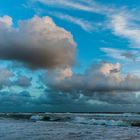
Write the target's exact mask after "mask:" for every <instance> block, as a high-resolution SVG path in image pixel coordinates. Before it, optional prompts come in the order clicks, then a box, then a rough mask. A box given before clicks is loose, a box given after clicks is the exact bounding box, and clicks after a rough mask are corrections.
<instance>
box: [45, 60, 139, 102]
mask: <svg viewBox="0 0 140 140" xmlns="http://www.w3.org/2000/svg"><path fill="white" fill-rule="evenodd" d="M64 71H65V73H64ZM69 71H70V70H69ZM69 71H68V70H66V69H63V70H55V71H53V72H52V74H49V75H48V74H47V75H48V76H47V77H46V76H44V78H43V81H44V82H45V84H46V85H47V86H49V88H50V89H51V90H54V91H57V92H62V93H71V94H73V95H74V96H75V94H79V95H80V94H81V95H84V96H88V97H91V99H95V100H100V101H105V102H109V103H120V104H121V103H123V104H132V103H139V97H140V96H139V94H138V92H139V91H140V86H139V85H140V78H139V77H138V76H136V75H134V74H131V73H129V74H127V75H125V74H122V73H121V65H120V64H119V63H116V64H111V63H107V62H103V63H100V64H94V65H92V66H90V67H89V68H88V69H87V70H86V71H85V72H84V73H83V74H75V73H72V72H71V73H70V72H69ZM49 73H50V72H49ZM69 73H70V74H69Z"/></svg>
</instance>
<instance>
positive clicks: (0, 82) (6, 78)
mask: <svg viewBox="0 0 140 140" xmlns="http://www.w3.org/2000/svg"><path fill="white" fill-rule="evenodd" d="M13 76H14V73H13V72H12V71H10V70H8V69H7V68H0V89H2V88H3V87H5V86H11V85H12V81H11V78H12V77H13Z"/></svg>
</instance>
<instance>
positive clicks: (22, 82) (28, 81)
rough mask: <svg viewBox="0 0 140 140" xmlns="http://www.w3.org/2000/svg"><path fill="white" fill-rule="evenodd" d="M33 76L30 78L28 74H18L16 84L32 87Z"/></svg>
mask: <svg viewBox="0 0 140 140" xmlns="http://www.w3.org/2000/svg"><path fill="white" fill-rule="evenodd" d="M31 81H32V78H28V77H26V76H22V75H20V76H18V79H17V80H16V81H15V85H17V86H21V87H30V86H31V85H32V83H31Z"/></svg>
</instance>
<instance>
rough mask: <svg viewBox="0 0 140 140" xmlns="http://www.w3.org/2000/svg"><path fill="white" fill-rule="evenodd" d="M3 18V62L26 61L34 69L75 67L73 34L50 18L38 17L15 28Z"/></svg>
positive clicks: (0, 50)
mask: <svg viewBox="0 0 140 140" xmlns="http://www.w3.org/2000/svg"><path fill="white" fill-rule="evenodd" d="M12 24H13V22H12V18H11V17H9V16H4V17H1V18H0V59H4V60H16V61H20V62H23V63H24V64H26V65H27V66H29V67H31V68H48V69H50V68H56V67H68V66H71V65H73V64H74V60H75V48H76V43H75V42H74V40H73V37H72V35H71V33H70V32H68V31H66V30H65V29H63V28H61V27H58V26H57V25H56V24H55V23H54V21H53V20H52V19H51V18H50V17H42V18H41V17H38V16H35V17H33V18H31V19H28V20H21V21H19V23H18V27H16V28H15V27H14V26H12Z"/></svg>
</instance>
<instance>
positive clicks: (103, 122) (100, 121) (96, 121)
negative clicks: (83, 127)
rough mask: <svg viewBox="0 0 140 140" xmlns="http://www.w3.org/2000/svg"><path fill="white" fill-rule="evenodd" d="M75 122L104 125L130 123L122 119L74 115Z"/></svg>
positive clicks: (127, 124) (125, 124)
mask: <svg viewBox="0 0 140 140" xmlns="http://www.w3.org/2000/svg"><path fill="white" fill-rule="evenodd" d="M73 122H75V123H81V124H90V125H106V126H129V125H130V124H129V123H127V122H125V121H122V120H104V119H93V118H92V119H91V118H85V117H75V119H74V120H73Z"/></svg>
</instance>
